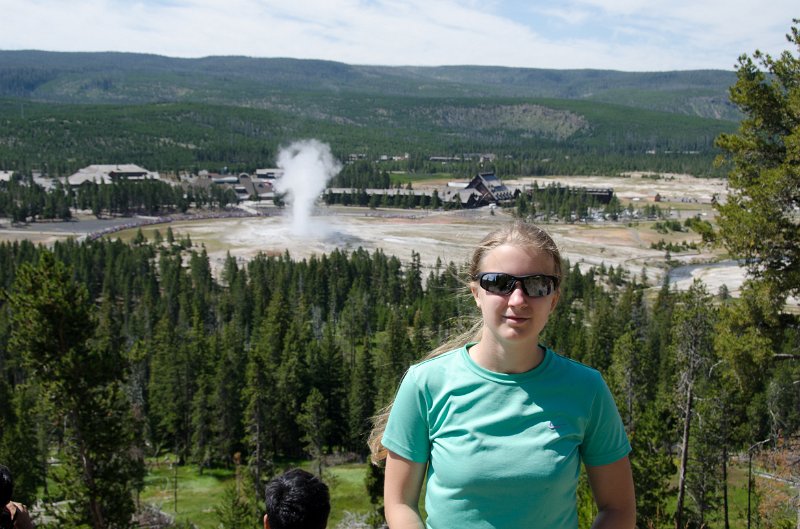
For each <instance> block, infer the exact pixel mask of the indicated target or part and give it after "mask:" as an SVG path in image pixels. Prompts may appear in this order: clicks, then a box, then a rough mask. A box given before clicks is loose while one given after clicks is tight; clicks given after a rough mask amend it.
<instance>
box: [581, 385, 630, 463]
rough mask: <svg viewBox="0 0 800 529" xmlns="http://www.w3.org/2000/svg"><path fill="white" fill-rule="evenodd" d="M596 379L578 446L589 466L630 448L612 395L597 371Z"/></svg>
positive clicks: (610, 460)
mask: <svg viewBox="0 0 800 529" xmlns="http://www.w3.org/2000/svg"><path fill="white" fill-rule="evenodd" d="M597 378H598V387H597V391H596V392H595V397H594V400H593V401H592V409H591V414H590V416H589V422H588V424H587V426H586V432H585V434H584V438H583V443H582V444H581V449H580V450H581V457H582V458H583V462H584V464H585V465H586V466H590V467H595V466H601V465H608V464H610V463H613V462H615V461H618V460H619V459H622V458H623V457H625V456H626V455H628V453H629V452H630V451H631V445H630V442H629V441H628V436H627V434H626V433H625V426H624V425H623V424H622V418H621V417H620V415H619V410H617V405H616V403H615V402H614V397H613V396H612V395H611V391H610V390H609V389H608V385H607V384H606V382H605V380H603V378H602V377H601V376H600V374H599V373H598V375H597Z"/></svg>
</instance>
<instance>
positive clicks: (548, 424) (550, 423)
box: [547, 421, 556, 430]
mask: <svg viewBox="0 0 800 529" xmlns="http://www.w3.org/2000/svg"><path fill="white" fill-rule="evenodd" d="M547 427H548V428H550V429H551V430H555V429H556V425H555V424H553V421H548V422H547Z"/></svg>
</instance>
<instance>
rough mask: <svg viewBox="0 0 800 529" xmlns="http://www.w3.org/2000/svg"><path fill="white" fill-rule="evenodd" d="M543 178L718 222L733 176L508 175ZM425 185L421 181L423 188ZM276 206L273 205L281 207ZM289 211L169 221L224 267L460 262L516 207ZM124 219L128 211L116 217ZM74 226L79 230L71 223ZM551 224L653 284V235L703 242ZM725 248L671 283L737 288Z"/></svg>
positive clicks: (2, 228) (586, 258) (18, 232)
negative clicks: (260, 261)
mask: <svg viewBox="0 0 800 529" xmlns="http://www.w3.org/2000/svg"><path fill="white" fill-rule="evenodd" d="M534 181H536V182H537V184H538V185H539V186H540V187H542V186H546V185H548V184H549V183H552V182H559V183H561V184H564V185H570V186H581V187H611V188H613V189H614V192H615V194H616V195H617V196H618V197H619V198H620V200H621V201H622V202H623V204H627V203H629V202H632V203H633V204H634V206H635V207H637V208H639V207H642V206H643V205H645V204H646V203H647V201H652V198H653V197H654V196H655V195H656V193H658V194H659V195H660V196H661V199H662V201H661V203H660V204H659V206H660V207H661V208H662V209H664V210H669V211H670V212H671V215H672V217H673V218H676V219H678V220H681V221H683V220H684V219H686V218H688V217H690V216H693V215H697V214H699V215H704V218H707V219H708V220H712V221H713V214H714V211H713V209H712V207H711V199H712V197H713V196H715V195H716V196H718V197H720V198H722V199H724V196H725V182H724V181H723V180H720V179H698V178H694V177H691V176H687V175H661V178H660V179H657V180H656V179H650V178H643V177H642V175H632V176H630V177H618V178H613V177H580V176H569V177H547V178H542V177H537V178H524V179H506V180H504V183H506V184H507V185H509V186H522V185H525V186H530V185H533V182H534ZM416 187H420V188H422V187H423V186H422V185H419V186H416ZM273 211H274V210H273ZM282 215H283V216H277V215H276V216H270V217H248V218H229V219H207V220H197V221H187V222H173V223H171V224H170V226H171V227H172V230H173V232H174V233H175V235H176V237H183V236H185V235H187V234H188V235H189V236H190V237H191V239H192V241H193V242H194V243H195V244H196V245H200V244H202V245H203V246H205V248H206V250H207V252H208V254H209V258H210V259H211V263H212V266H213V268H214V269H215V270H219V268H220V267H221V265H222V263H223V262H224V259H225V257H226V254H227V253H228V252H230V254H231V255H232V256H234V257H236V258H237V259H238V260H240V261H242V262H244V261H246V260H248V259H250V258H252V257H253V256H255V255H256V254H258V253H259V252H263V253H266V254H282V253H284V252H286V251H288V252H289V254H290V255H291V256H292V257H293V258H295V259H304V258H308V257H310V256H311V255H313V254H317V255H320V254H323V253H329V252H331V251H333V250H334V249H336V248H339V249H343V250H348V251H352V250H355V249H357V248H359V247H361V248H364V249H365V250H367V251H369V252H373V251H375V250H377V249H381V250H382V251H383V252H384V253H386V254H389V255H396V256H397V257H398V258H400V259H401V260H402V261H403V262H405V263H407V262H409V261H410V260H411V254H412V252H417V253H418V254H419V255H420V260H421V262H422V264H423V266H425V267H432V266H434V265H435V263H436V261H437V259H440V260H441V261H442V263H444V264H447V263H448V262H450V261H452V262H454V263H456V264H457V265H461V264H463V263H464V262H466V260H467V259H468V257H469V254H470V252H471V250H472V248H473V247H474V246H475V244H476V243H477V242H478V241H479V240H480V239H481V238H482V237H483V236H484V235H485V234H486V233H488V232H489V231H491V230H492V229H493V228H494V227H496V226H498V225H500V224H502V223H505V222H508V221H509V220H510V219H511V218H512V217H511V215H510V212H509V211H502V210H500V209H496V210H494V211H492V210H491V209H490V208H483V209H478V210H460V211H449V212H445V211H437V212H429V211H424V210H413V211H409V210H397V209H385V210H370V209H366V208H346V207H330V208H328V207H325V206H319V207H318V208H317V209H316V211H315V212H314V216H313V217H312V219H311V223H312V224H311V226H309V229H308V230H307V231H308V232H309V233H312V234H313V235H311V236H304V235H298V234H297V233H293V232H292V230H291V229H290V227H289V222H288V220H287V219H286V218H285V217H286V215H288V210H286V211H283V212H282ZM117 220H118V221H120V222H124V220H122V219H117ZM93 222H97V221H92V220H82V221H81V222H77V223H71V224H68V225H66V226H64V225H61V226H60V227H59V229H58V230H54V229H52V228H51V227H49V225H48V224H31V225H29V226H27V227H24V228H14V227H11V226H9V224H8V223H7V222H5V223H4V222H0V240H18V239H23V238H25V239H30V240H33V241H34V242H36V243H43V244H52V242H53V241H54V240H57V239H63V238H66V237H69V236H75V237H79V236H81V235H83V234H85V233H87V232H88V231H92V230H90V229H86V224H85V223H88V224H89V225H91V223H93ZM70 226H72V229H70ZM545 228H546V229H547V230H548V231H550V233H552V235H553V237H554V238H555V239H556V242H557V243H558V245H559V246H560V247H561V249H562V252H563V254H564V256H565V257H566V258H567V259H568V260H569V261H570V263H572V264H574V263H581V264H582V265H583V264H585V265H587V266H589V265H600V264H601V263H603V264H604V265H605V266H606V267H609V266H614V267H615V268H616V267H618V266H622V267H624V268H625V269H626V270H628V271H630V272H631V273H632V274H636V275H639V274H641V273H642V271H643V270H644V273H646V274H647V277H648V278H649V280H650V281H651V282H653V284H655V285H658V284H660V283H661V281H662V279H663V275H664V273H665V271H666V264H665V252H663V251H659V250H652V249H651V248H650V245H651V243H653V242H657V241H659V240H660V239H665V240H666V241H669V242H674V243H680V242H682V241H687V242H691V241H697V240H699V238H698V236H697V235H696V234H694V233H670V234H668V235H663V234H660V233H657V232H656V231H655V230H654V229H653V228H652V222H644V221H642V222H634V223H624V222H614V223H610V222H594V223H590V224H583V223H579V224H562V223H551V224H547V225H546V226H545ZM142 229H143V232H144V234H145V236H147V237H148V239H152V236H153V235H154V233H155V230H156V229H158V230H160V231H161V233H162V235H163V234H164V233H165V231H166V229H167V226H166V225H156V226H146V227H143V228H142ZM134 233H135V229H130V230H125V231H122V232H118V233H115V234H113V235H111V236H112V237H120V238H122V239H123V240H125V239H129V238H131V237H133V235H134ZM723 257H724V256H723V255H722V253H721V251H720V250H715V251H712V250H707V251H704V252H702V253H700V252H686V253H677V254H673V255H672V258H673V259H675V260H678V261H681V262H683V263H686V264H687V265H693V264H694V265H696V266H685V267H680V268H678V269H677V270H673V272H672V273H671V278H672V282H673V283H675V284H676V285H677V286H678V288H686V287H687V286H688V285H689V284H691V282H692V280H693V278H695V277H696V278H699V279H701V280H702V281H704V282H705V283H706V285H707V286H708V290H709V292H711V293H716V292H717V290H718V289H719V287H720V286H721V285H723V284H724V285H726V286H727V287H728V289H729V290H730V291H731V292H732V293H734V294H735V293H736V292H737V291H738V289H739V287H740V285H741V283H742V281H743V279H744V272H743V270H742V269H741V268H739V267H738V266H737V265H736V263H734V262H732V261H729V260H722V262H719V261H720V260H721V259H722V258H723Z"/></svg>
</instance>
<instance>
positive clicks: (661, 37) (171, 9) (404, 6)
mask: <svg viewBox="0 0 800 529" xmlns="http://www.w3.org/2000/svg"><path fill="white" fill-rule="evenodd" d="M794 1H796V0H793V1H792V2H789V1H788V0H771V2H770V3H769V5H767V6H763V5H758V6H757V5H756V2H754V1H752V0H748V1H745V0H727V1H723V0H707V1H704V2H700V3H698V2H695V1H690V0H672V1H667V0H564V1H562V2H560V3H558V4H556V5H554V4H553V3H552V2H545V1H544V0H533V1H528V2H524V1H520V0H491V1H488V2H487V1H484V2H481V1H478V0H302V1H298V0H291V1H289V0H140V1H136V2H128V1H122V0H73V1H69V2H66V1H62V0H26V1H20V0H0V13H3V21H4V24H3V26H4V28H3V31H2V32H0V49H45V50H63V51H105V50H111V51H135V52H145V53H156V54H161V55H169V56H177V57H200V56H207V55H248V56H258V57H298V58H317V59H328V60H334V61H341V62H346V63H351V64H387V65H398V64H409V65H442V64H484V65H502V66H527V67H541V68H610V69H619V70H670V69H695V68H726V69H730V68H732V67H733V65H734V63H735V61H736V58H737V57H738V55H740V54H741V53H751V52H752V51H754V50H755V49H756V48H760V49H762V50H763V51H766V52H769V53H773V54H775V53H778V52H779V51H780V50H783V49H786V48H787V43H786V41H785V38H784V34H785V33H786V32H788V30H789V27H790V25H791V19H792V16H796V13H795V11H796V7H795V5H794Z"/></svg>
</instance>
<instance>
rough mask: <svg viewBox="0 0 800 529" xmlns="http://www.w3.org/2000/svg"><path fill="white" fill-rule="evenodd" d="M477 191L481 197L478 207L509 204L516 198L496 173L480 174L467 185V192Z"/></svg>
mask: <svg viewBox="0 0 800 529" xmlns="http://www.w3.org/2000/svg"><path fill="white" fill-rule="evenodd" d="M473 190H474V191H475V192H477V194H478V195H479V197H480V198H479V199H478V203H477V204H476V205H477V206H485V205H487V204H497V203H500V202H509V201H511V200H514V198H516V197H515V196H514V193H513V192H512V191H511V190H510V189H508V188H507V187H506V186H505V184H503V182H502V181H501V180H500V179H499V178H497V175H495V174H494V173H479V174H478V175H477V176H475V178H473V179H472V180H471V181H470V183H469V184H468V185H467V187H466V189H465V191H473Z"/></svg>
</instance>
